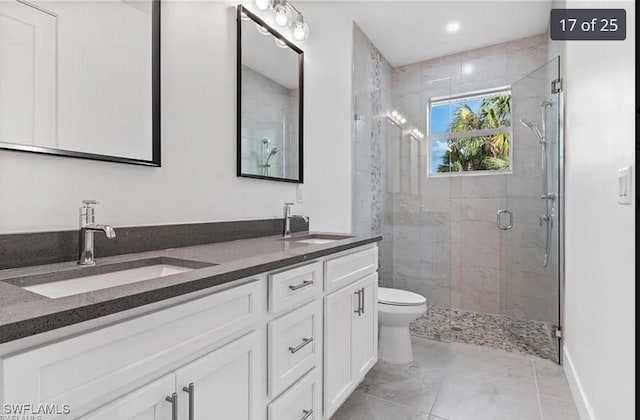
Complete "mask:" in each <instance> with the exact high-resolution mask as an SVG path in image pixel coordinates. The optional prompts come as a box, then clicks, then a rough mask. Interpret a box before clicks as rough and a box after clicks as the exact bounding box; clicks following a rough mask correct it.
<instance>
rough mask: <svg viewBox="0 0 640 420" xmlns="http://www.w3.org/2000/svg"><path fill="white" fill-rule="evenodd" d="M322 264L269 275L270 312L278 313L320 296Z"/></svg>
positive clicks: (306, 265)
mask: <svg viewBox="0 0 640 420" xmlns="http://www.w3.org/2000/svg"><path fill="white" fill-rule="evenodd" d="M321 293H322V263H321V262H313V263H311V264H305V265H303V266H301V267H297V268H294V269H291V270H286V271H281V272H279V273H273V274H269V312H272V313H277V312H280V311H282V310H284V309H287V308H292V307H294V306H296V305H297V304H300V303H303V302H305V301H307V300H311V299H313V298H315V297H318V296H320V294H321Z"/></svg>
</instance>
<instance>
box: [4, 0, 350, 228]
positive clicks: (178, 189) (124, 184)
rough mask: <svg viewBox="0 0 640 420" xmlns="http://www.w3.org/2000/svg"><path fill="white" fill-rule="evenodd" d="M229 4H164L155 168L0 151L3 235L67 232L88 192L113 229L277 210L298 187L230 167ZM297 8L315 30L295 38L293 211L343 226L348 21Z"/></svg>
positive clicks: (346, 215) (346, 223)
mask: <svg viewBox="0 0 640 420" xmlns="http://www.w3.org/2000/svg"><path fill="white" fill-rule="evenodd" d="M246 3H247V4H249V5H251V4H252V2H249V1H247V2H246ZM233 6H234V4H230V3H224V2H182V1H180V2H178V1H171V0H170V1H167V0H165V1H164V2H163V13H162V134H163V138H162V155H163V159H162V164H163V166H162V168H148V167H141V166H130V165H123V164H114V163H107V162H94V161H86V160H77V159H70V158H60V157H51V156H44V155H36V154H28V153H18V152H9V151H4V150H0V233H9V232H27V231H42V230H58V229H75V228H77V226H78V213H77V212H78V210H77V209H78V207H79V206H80V202H81V200H82V199H84V198H95V199H98V200H100V201H101V202H102V204H100V206H99V209H98V211H97V217H98V221H99V222H104V223H110V224H112V225H114V226H124V225H140V224H161V223H183V222H195V221H221V220H238V219H255V218H269V217H280V215H281V211H282V210H281V209H282V203H283V202H285V201H295V199H296V186H295V185H294V184H286V183H278V182H269V181H261V180H252V179H241V178H237V177H236V176H235V172H236V168H235V166H236V164H235V161H236V134H235V131H236V130H235V121H236V119H235V118H236V116H235V113H236V108H235V101H236V88H235V86H236V85H235V80H236V62H235V57H236V50H235V48H236V35H235V28H236V26H235V25H236V22H235V9H234V8H233ZM303 9H304V12H305V18H306V20H307V21H308V22H309V24H310V25H311V27H312V28H313V31H314V32H313V33H312V35H311V37H310V39H309V40H308V42H307V43H306V44H305V45H304V46H303V49H304V50H305V53H306V57H305V59H306V60H305V66H306V67H305V87H306V90H305V151H304V152H305V184H304V195H305V202H304V204H299V205H297V206H296V207H295V208H294V213H302V214H306V215H309V216H310V217H311V228H312V229H314V230H331V231H336V232H348V231H350V229H351V186H350V181H349V180H350V176H351V166H350V162H351V154H350V141H351V139H350V130H351V124H350V103H351V101H350V92H351V43H352V40H351V37H352V33H351V30H352V24H351V21H349V20H347V19H346V18H342V17H340V16H339V13H337V12H334V11H333V10H332V9H331V8H327V7H326V6H323V5H322V4H304V5H303ZM334 15H336V16H335V17H334ZM329 63H330V64H329Z"/></svg>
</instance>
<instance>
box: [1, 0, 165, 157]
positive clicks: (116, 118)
mask: <svg viewBox="0 0 640 420" xmlns="http://www.w3.org/2000/svg"><path fill="white" fill-rule="evenodd" d="M158 3H159V2H158V1H154V0H148V1H145V0H139V1H96V0H92V1H87V0H85V1H76V2H69V1H31V0H29V1H27V0H4V1H0V92H1V94H0V147H1V148H6V149H14V150H22V151H31V152H40V153H49V154H56V155H69V156H75V157H86V158H91V159H101V160H115V161H123V162H126V161H128V163H142V164H157V165H159V163H160V162H159V137H156V138H155V139H154V134H155V135H156V136H159V115H154V114H159V99H158V98H156V102H157V103H154V95H156V96H157V95H159V89H156V88H157V86H156V85H155V84H156V83H158V84H159V79H158V80H157V81H154V73H155V72H159V68H157V65H158V63H159V54H158V53H157V52H156V49H157V48H158V46H159V11H158V8H159V5H158ZM158 74H159V73H158ZM154 120H155V121H154ZM156 126H157V128H156ZM154 140H155V142H154ZM108 157H114V159H110V158H108Z"/></svg>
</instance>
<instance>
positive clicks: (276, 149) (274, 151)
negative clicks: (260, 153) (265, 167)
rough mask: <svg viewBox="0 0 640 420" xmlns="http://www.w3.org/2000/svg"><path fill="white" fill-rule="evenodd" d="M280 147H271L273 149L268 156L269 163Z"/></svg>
mask: <svg viewBox="0 0 640 420" xmlns="http://www.w3.org/2000/svg"><path fill="white" fill-rule="evenodd" d="M279 150H280V149H278V146H273V147H272V148H271V150H270V151H269V155H268V156H267V163H269V160H270V159H271V158H272V157H273V155H275V154H276V153H278V151H279Z"/></svg>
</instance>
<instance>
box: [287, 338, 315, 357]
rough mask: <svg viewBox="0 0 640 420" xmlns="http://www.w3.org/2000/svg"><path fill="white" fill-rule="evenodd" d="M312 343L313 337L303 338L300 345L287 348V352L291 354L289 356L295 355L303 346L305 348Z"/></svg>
mask: <svg viewBox="0 0 640 420" xmlns="http://www.w3.org/2000/svg"><path fill="white" fill-rule="evenodd" d="M312 341H313V337H310V338H303V339H302V343H300V344H298V345H297V346H295V347H289V351H290V352H291V354H294V353H297V352H298V351H300V350H301V349H302V348H303V347H304V346H306V345H307V344H309V343H311V342H312Z"/></svg>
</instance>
